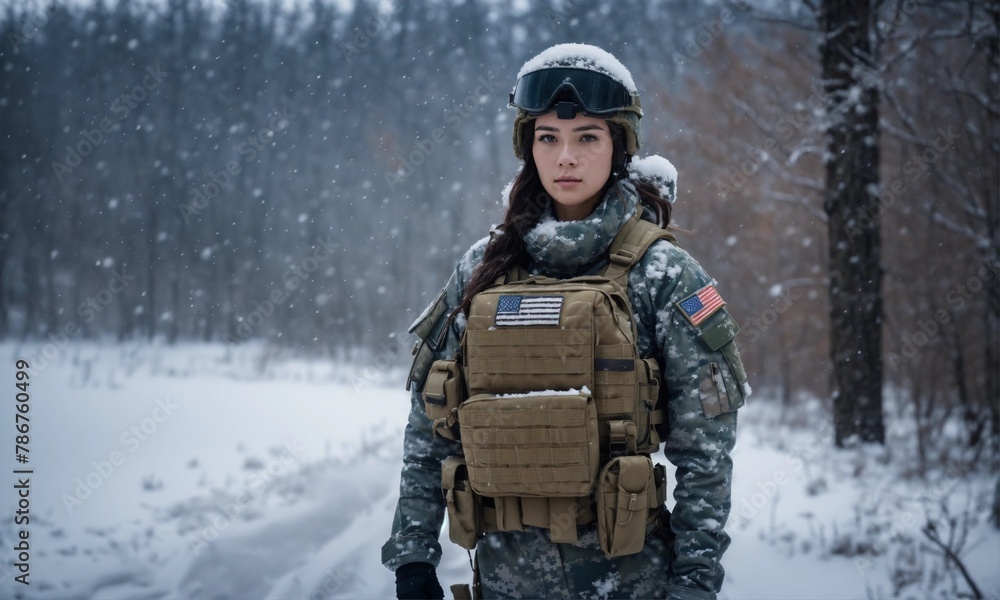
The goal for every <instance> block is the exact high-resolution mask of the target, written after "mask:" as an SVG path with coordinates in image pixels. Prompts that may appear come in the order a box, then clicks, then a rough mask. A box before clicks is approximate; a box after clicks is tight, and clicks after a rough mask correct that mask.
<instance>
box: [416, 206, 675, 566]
mask: <svg viewBox="0 0 1000 600" xmlns="http://www.w3.org/2000/svg"><path fill="white" fill-rule="evenodd" d="M659 239H668V240H670V241H671V242H675V240H674V238H673V236H672V235H671V234H670V233H669V232H667V231H666V230H664V229H662V228H660V227H658V226H656V225H655V224H653V223H649V222H648V221H643V220H641V219H640V218H639V216H638V215H636V216H634V217H633V218H631V219H629V220H628V221H627V222H626V223H625V224H624V225H623V226H622V228H621V229H620V230H619V232H618V234H617V235H616V237H615V239H614V240H613V242H612V243H611V246H610V248H609V262H608V265H607V267H606V268H605V269H604V271H603V272H602V273H601V274H600V275H594V276H583V277H575V278H572V279H561V280H560V279H552V278H548V277H541V276H527V273H524V272H523V271H522V270H521V269H519V268H514V269H512V270H511V271H510V273H508V274H507V276H506V277H504V278H501V280H498V281H497V282H496V283H495V284H494V286H492V287H490V288H488V289H486V290H484V291H482V292H480V293H479V294H477V295H476V296H475V297H474V298H473V300H472V304H471V309H470V312H469V317H468V323H467V325H466V329H465V334H464V336H463V338H462V344H461V350H460V353H459V356H458V357H457V359H456V360H441V361H435V362H434V363H433V364H432V366H431V369H430V372H429V373H428V376H427V380H426V383H425V385H424V390H423V399H424V405H425V409H426V411H427V414H428V416H429V417H430V418H431V419H433V420H434V426H433V428H434V433H435V435H439V436H442V437H447V438H449V439H454V440H460V441H461V443H462V450H463V454H464V456H462V457H458V456H454V457H450V458H448V459H447V460H445V462H444V464H443V465H442V484H443V488H444V493H445V497H446V500H447V504H448V515H449V523H450V526H449V535H450V537H451V539H452V541H454V542H456V543H458V544H459V545H461V546H462V547H465V548H469V549H471V548H473V547H474V546H475V544H476V541H477V539H478V538H479V536H480V535H481V534H482V533H484V532H488V531H511V530H521V529H523V528H524V527H525V526H535V527H542V528H546V529H548V530H549V533H550V537H551V539H552V541H554V542H568V543H572V542H575V541H576V539H577V526H579V525H586V524H590V523H594V522H596V523H597V527H598V533H599V538H600V540H601V547H602V549H603V550H604V551H605V552H606V553H608V554H609V555H611V556H620V555H624V554H631V553H635V552H639V551H641V550H642V547H643V543H644V539H645V536H646V534H647V533H648V531H651V530H652V529H654V528H655V527H656V524H657V519H658V517H659V515H660V514H661V512H662V511H663V510H664V509H663V508H662V507H663V504H664V502H665V500H666V490H665V479H666V478H665V472H664V469H663V467H662V465H656V466H654V465H653V463H652V460H651V459H650V457H649V454H650V453H651V452H654V451H655V450H656V449H657V448H658V446H659V443H660V435H659V432H658V426H661V425H663V424H664V423H665V421H666V418H665V407H658V406H657V404H658V399H659V390H660V371H659V367H658V365H657V362H656V359H655V358H642V357H640V356H639V351H638V346H637V331H636V320H635V316H634V314H633V311H632V306H631V302H630V300H629V297H628V293H627V287H628V274H629V270H630V269H631V268H632V267H633V266H634V265H635V264H636V262H638V261H639V259H640V258H641V257H642V255H643V254H644V253H645V252H646V250H647V249H648V248H649V246H650V245H651V244H652V243H653V242H655V241H657V240H659ZM675 243H676V242H675Z"/></svg>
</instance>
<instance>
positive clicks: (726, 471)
mask: <svg viewBox="0 0 1000 600" xmlns="http://www.w3.org/2000/svg"><path fill="white" fill-rule="evenodd" d="M636 268H637V269H640V270H641V271H640V272H639V273H636V275H637V276H639V277H641V278H643V279H644V282H643V283H642V284H640V285H639V287H640V288H645V289H644V291H645V293H642V294H641V295H640V306H639V307H638V309H639V312H640V319H643V320H645V322H646V323H650V322H653V323H655V331H650V335H651V336H652V337H653V340H650V341H651V342H652V343H651V345H652V350H654V351H655V352H657V353H658V355H659V358H660V359H661V361H662V365H663V378H664V385H665V387H666V396H665V398H666V401H667V410H668V418H669V424H668V426H669V433H668V434H667V435H666V437H665V439H664V443H665V444H664V454H665V455H666V457H667V459H668V460H669V461H670V462H671V463H672V464H673V465H674V466H676V467H677V488H676V489H675V490H674V499H675V500H676V504H675V506H674V509H673V512H672V514H671V518H670V525H671V528H672V529H673V531H674V533H675V535H676V540H675V542H674V550H675V556H674V560H673V562H672V564H671V572H670V574H669V581H670V586H671V590H672V591H671V594H670V597H672V598H673V597H676V598H714V597H715V595H716V593H718V592H719V590H720V589H721V588H722V581H723V577H724V574H725V571H724V570H723V568H722V565H721V563H720V561H721V558H722V555H723V553H724V552H725V551H726V548H727V547H728V546H729V536H728V535H727V534H726V532H725V531H724V529H723V527H724V526H725V524H726V520H727V518H728V517H729V510H730V493H731V489H732V469H733V465H732V460H731V459H730V457H729V453H730V452H731V451H732V449H733V445H734V443H735V438H736V409H738V408H739V407H740V406H742V405H743V403H744V396H745V395H746V394H748V393H749V386H747V385H746V375H745V373H744V371H743V366H742V363H741V361H740V357H739V353H738V351H737V350H736V345H735V342H733V338H734V337H735V335H736V333H737V332H738V331H739V328H738V327H737V325H736V322H735V320H734V319H733V317H732V316H731V315H730V314H729V312H728V311H727V310H726V309H725V308H719V309H718V310H716V311H715V312H714V313H712V314H711V315H710V316H708V317H707V318H705V319H704V320H703V321H699V319H698V318H697V316H696V318H695V319H694V320H695V321H699V322H698V323H697V325H695V324H694V323H692V320H691V319H689V318H688V317H687V316H686V315H685V312H684V311H683V310H682V308H681V307H680V306H679V303H680V302H681V301H683V300H686V299H687V298H689V297H690V296H692V295H693V294H695V293H697V292H698V291H699V290H702V289H703V288H705V286H708V285H712V284H713V281H712V280H711V278H710V277H709V276H708V275H707V274H706V273H705V271H704V269H702V267H701V266H700V265H699V264H698V263H697V262H696V261H695V260H694V259H693V258H691V256H690V255H689V254H688V253H687V252H685V251H684V250H682V249H680V248H678V247H676V246H673V245H671V244H669V243H665V242H660V243H657V244H656V245H654V246H653V247H652V248H651V249H650V251H649V252H648V253H647V255H646V257H644V260H643V261H642V263H640V265H638V266H637V267H636ZM643 313H645V314H643Z"/></svg>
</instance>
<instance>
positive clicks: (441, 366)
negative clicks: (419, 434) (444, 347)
mask: <svg viewBox="0 0 1000 600" xmlns="http://www.w3.org/2000/svg"><path fill="white" fill-rule="evenodd" d="M464 389H465V386H464V384H463V382H462V373H461V368H460V367H459V365H458V361H454V360H436V361H434V362H433V363H432V364H431V368H430V371H428V373H427V380H426V382H425V383H424V389H423V392H421V397H422V398H423V400H424V411H425V412H426V413H427V417H428V418H429V419H431V420H432V421H436V420H437V419H443V418H446V417H447V416H448V415H449V414H451V411H452V409H454V408H458V405H459V404H461V403H462V400H463V399H464V398H463V392H464Z"/></svg>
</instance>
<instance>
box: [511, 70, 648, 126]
mask: <svg viewBox="0 0 1000 600" xmlns="http://www.w3.org/2000/svg"><path fill="white" fill-rule="evenodd" d="M566 99H569V100H572V101H574V102H576V103H577V104H579V105H580V108H581V109H582V111H583V112H585V113H588V114H592V115H604V114H609V113H614V112H617V111H619V110H621V109H623V108H626V107H628V106H632V103H633V101H632V94H630V93H629V91H628V89H626V88H625V86H624V85H622V84H621V83H619V82H617V81H615V80H614V79H612V78H611V77H608V76H607V75H603V74H601V73H596V72H594V71H587V70H585V69H571V68H555V69H543V70H541V71H534V72H532V73H528V74H527V75H525V76H523V77H521V79H519V80H518V81H517V85H516V86H515V88H514V91H513V93H511V95H510V104H511V106H515V107H517V108H520V109H522V110H524V111H525V112H526V113H528V114H529V115H540V114H543V113H546V112H549V111H551V110H552V108H553V106H555V104H556V102H558V101H560V100H566Z"/></svg>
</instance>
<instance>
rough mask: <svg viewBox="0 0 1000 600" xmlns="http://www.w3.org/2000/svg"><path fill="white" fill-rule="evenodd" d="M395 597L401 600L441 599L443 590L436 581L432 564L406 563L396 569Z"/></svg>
mask: <svg viewBox="0 0 1000 600" xmlns="http://www.w3.org/2000/svg"><path fill="white" fill-rule="evenodd" d="M396 597H397V598H400V599H401V600H402V599H403V598H405V599H406V600H413V599H419V600H423V599H428V600H429V599H431V598H434V599H443V598H444V590H442V589H441V584H440V583H438V578H437V574H436V573H435V572H434V565H432V564H430V563H423V562H418V563H407V564H405V565H403V566H402V567H399V568H398V569H396Z"/></svg>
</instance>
